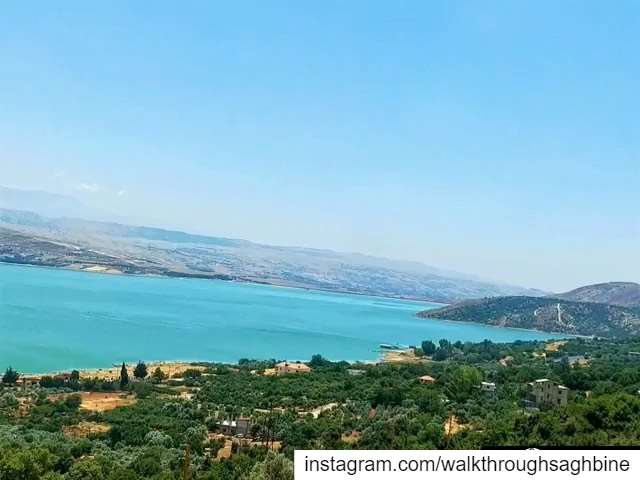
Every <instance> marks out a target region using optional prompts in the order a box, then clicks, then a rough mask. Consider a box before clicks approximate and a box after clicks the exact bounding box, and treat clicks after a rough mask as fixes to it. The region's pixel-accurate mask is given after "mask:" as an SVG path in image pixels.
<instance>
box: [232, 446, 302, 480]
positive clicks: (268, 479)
mask: <svg viewBox="0 0 640 480" xmlns="http://www.w3.org/2000/svg"><path fill="white" fill-rule="evenodd" d="M243 479H246V480H293V462H292V461H291V460H289V459H288V458H287V457H285V456H284V455H279V454H276V453H273V452H269V453H268V454H267V457H266V458H265V459H264V461H263V462H261V463H257V464H256V465H255V466H254V467H253V469H252V470H251V472H250V474H249V475H245V476H244V477H243Z"/></svg>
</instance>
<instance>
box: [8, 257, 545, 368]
mask: <svg viewBox="0 0 640 480" xmlns="http://www.w3.org/2000/svg"><path fill="white" fill-rule="evenodd" d="M435 306H436V305H435V304H427V303H420V302H411V301H401V300H389V299H383V298H375V297H364V296H358V295H344V294H335V293H322V292H312V291H305V290H296V289H287V288H276V287H268V286H262V285H251V284H237V283H230V282H222V281H211V280H192V279H169V278H150V277H124V276H108V275H98V274H90V273H79V272H71V271H64V270H54V269H46V268H35V267H22V266H13V265H2V264H0V332H2V333H0V342H1V343H0V368H2V369H4V368H5V367H6V366H8V365H12V366H14V367H15V368H17V369H18V370H19V371H22V372H42V371H52V370H62V369H69V368H90V367H105V366H109V365H111V364H113V363H115V362H122V361H137V360H139V359H144V360H161V359H163V360H168V359H171V360H217V361H236V360H238V359H239V358H242V357H247V358H277V359H308V358H310V357H311V355H312V354H314V353H321V354H323V355H324V356H326V357H328V358H331V359H345V360H368V359H375V358H377V357H378V353H377V352H376V349H377V347H378V346H379V344H380V343H400V344H417V343H420V342H421V341H422V340H424V339H433V340H438V339H440V338H448V339H451V340H453V341H455V340H462V341H465V340H472V341H480V340H483V339H485V338H489V339H491V340H493V341H502V342H504V341H512V340H516V339H521V340H527V339H544V338H549V337H550V336H551V335H547V334H544V333H536V332H526V331H521V330H511V329H503V328H495V327H487V326H482V325H472V324H465V323H454V322H446V321H441V320H424V319H418V318H416V317H415V316H414V314H415V313H416V312H418V311H420V310H424V309H426V308H430V307H435Z"/></svg>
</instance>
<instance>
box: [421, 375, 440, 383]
mask: <svg viewBox="0 0 640 480" xmlns="http://www.w3.org/2000/svg"><path fill="white" fill-rule="evenodd" d="M418 380H420V383H422V384H423V385H427V384H429V383H435V382H436V379H435V378H433V377H432V376H431V375H423V376H422V377H419V378H418Z"/></svg>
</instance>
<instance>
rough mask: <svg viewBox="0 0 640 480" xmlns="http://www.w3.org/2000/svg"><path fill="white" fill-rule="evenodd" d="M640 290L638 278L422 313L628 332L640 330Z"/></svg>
mask: <svg viewBox="0 0 640 480" xmlns="http://www.w3.org/2000/svg"><path fill="white" fill-rule="evenodd" d="M639 290H640V285H638V284H635V283H623V282H612V283H604V284H598V285H589V286H586V287H582V288H578V289H576V290H572V291H571V292H567V293H563V294H558V295H553V296H548V297H529V296H506V297H494V298H483V299H476V300H468V301H463V302H459V303H456V304H454V305H450V306H447V307H444V308H439V309H436V310H428V311H424V312H420V313H418V316H420V317H423V318H438V319H446V320H453V321H463V322H477V323H484V324H488V325H496V326H500V327H514V328H527V329H532V330H541V331H546V332H560V333H568V334H575V335H595V336H600V337H623V336H628V335H640V306H638V304H637V301H636V300H637V297H636V296H635V295H636V294H637V292H638V291H639ZM586 299H589V301H585V300H586ZM621 305H624V306H621Z"/></svg>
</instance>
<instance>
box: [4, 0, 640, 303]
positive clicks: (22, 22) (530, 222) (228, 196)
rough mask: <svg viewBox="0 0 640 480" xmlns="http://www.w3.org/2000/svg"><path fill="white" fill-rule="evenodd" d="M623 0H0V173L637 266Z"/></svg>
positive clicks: (536, 262) (146, 205)
mask: <svg viewBox="0 0 640 480" xmlns="http://www.w3.org/2000/svg"><path fill="white" fill-rule="evenodd" d="M639 32H640V2H637V1H616V2H606V1H599V2H590V1H568V0H566V1H560V2H558V1H538V0H536V1H533V0H532V1H527V2H525V1H482V2H480V1H469V2H461V1H449V0H443V1H435V0H430V1H421V0H416V1H398V0H396V1H384V2H383V1H372V0H368V1H356V0H349V1H346V0H344V1H331V0H323V1H317V2H311V1H300V0H297V1H293V0H292V1H276V0H274V1H233V2H214V1H203V2H195V1H187V2H161V1H154V2H117V1H110V2H86V1H65V2H36V1H32V2H19V1H10V2H5V3H3V5H2V13H1V14H0V167H1V168H0V184H3V185H6V186H11V187H18V188H26V189H43V190H48V191H53V192H60V193H68V194H73V195H74V196H76V197H78V198H80V199H82V200H83V201H84V202H86V203H89V204H93V205H101V206H102V207H103V208H105V209H108V210H110V211H113V212H116V213H118V214H119V215H122V216H126V217H128V218H130V219H132V221H135V222H139V223H146V224H152V225H158V226H164V227H173V228H181V229H187V230H190V231H194V232H199V233H208V234H214V235H220V236H231V237H240V238H246V239H249V240H254V241H260V242H268V243H274V244H286V245H305V246H315V247H327V248H332V249H338V250H345V251H359V252H363V253H370V254H376V255H382V256H387V257H392V258H400V259H413V260H420V261H423V262H425V263H427V264H430V265H434V266H438V267H442V268H449V269H455V270H459V271H463V272H467V273H473V274H477V275H481V276H484V277H487V278H492V279H497V280H501V281H505V282H510V283H517V284H522V285H526V286H531V287H538V288H544V289H552V290H564V289H568V288H573V287H576V286H579V285H582V284H586V283H592V282H599V281H609V280H631V281H640V213H639V211H640V193H639V192H640V55H639V53H638V52H639V51H640V35H639Z"/></svg>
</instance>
